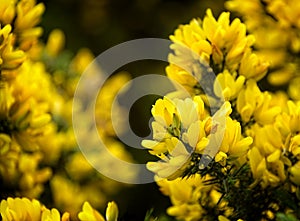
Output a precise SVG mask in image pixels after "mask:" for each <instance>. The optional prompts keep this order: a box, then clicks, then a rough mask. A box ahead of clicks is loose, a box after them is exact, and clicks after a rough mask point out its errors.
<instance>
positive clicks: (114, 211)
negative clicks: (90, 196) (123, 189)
mask: <svg viewBox="0 0 300 221" xmlns="http://www.w3.org/2000/svg"><path fill="white" fill-rule="evenodd" d="M118 215H119V209H118V206H117V204H116V203H115V202H113V201H112V202H109V203H108V204H107V208H106V221H117V220H118Z"/></svg>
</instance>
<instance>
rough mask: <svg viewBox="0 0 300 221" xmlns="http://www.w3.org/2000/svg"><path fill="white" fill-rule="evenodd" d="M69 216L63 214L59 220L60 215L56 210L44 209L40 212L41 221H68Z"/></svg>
mask: <svg viewBox="0 0 300 221" xmlns="http://www.w3.org/2000/svg"><path fill="white" fill-rule="evenodd" d="M69 220H70V219H69V214H68V213H64V214H63V216H62V217H61V218H60V213H59V211H58V210H57V209H55V208H54V209H51V210H49V209H45V210H43V212H42V217H41V221H69Z"/></svg>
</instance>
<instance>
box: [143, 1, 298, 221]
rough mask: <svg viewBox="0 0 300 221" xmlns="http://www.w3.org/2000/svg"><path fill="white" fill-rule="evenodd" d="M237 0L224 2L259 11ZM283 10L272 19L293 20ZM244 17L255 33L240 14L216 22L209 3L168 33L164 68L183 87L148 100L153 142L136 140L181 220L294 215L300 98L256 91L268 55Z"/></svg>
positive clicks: (265, 70)
mask: <svg viewBox="0 0 300 221" xmlns="http://www.w3.org/2000/svg"><path fill="white" fill-rule="evenodd" d="M237 2H239V1H230V2H228V7H231V8H234V7H235V8H234V9H236V10H238V11H240V8H239V5H240V4H243V5H244V6H243V7H245V9H244V8H243V7H242V9H241V12H242V13H243V12H245V13H248V14H250V12H249V10H250V9H251V12H252V13H265V12H262V11H261V10H259V9H255V6H257V5H258V3H257V4H256V3H254V2H255V1H254V2H251V3H250V1H246V2H245V3H239V4H238V3H237ZM258 2H259V1H258ZM275 2H276V4H275V3H274V2H271V1H266V3H265V4H267V5H268V7H267V8H268V9H270V10H271V9H272V10H271V12H272V11H273V10H275V11H276V7H277V9H278V10H279V5H281V4H279V2H283V1H275ZM273 3H274V4H273ZM277 4H278V5H277ZM282 4H283V3H282ZM271 5H272V6H271ZM275 5H277V6H276V7H275ZM264 6H265V5H264ZM285 9H286V10H287V11H283V12H281V13H278V17H276V18H277V19H278V21H280V22H281V25H282V27H290V26H291V25H292V24H293V25H292V26H294V25H296V24H294V23H293V22H296V20H295V18H294V17H293V16H296V15H295V14H289V13H288V12H290V11H289V10H292V9H291V8H289V7H288V8H285ZM278 10H277V11H278ZM293 10H294V9H293ZM251 15H252V16H253V14H251ZM276 15H277V14H276ZM247 18H248V17H247ZM251 18H252V17H251ZM292 18H294V20H293V19H292ZM248 19H249V20H247V21H248V22H249V23H250V22H252V23H254V24H252V23H251V24H248V23H247V22H246V25H247V27H248V26H250V28H249V31H250V33H252V32H251V31H253V33H254V35H249V34H247V33H248V32H247V30H246V25H245V24H243V23H242V22H241V21H240V20H239V19H238V18H235V19H234V20H233V21H232V22H230V14H229V12H223V13H221V14H220V16H219V18H218V19H215V18H214V17H213V15H212V12H211V10H209V9H208V10H207V12H206V15H205V17H204V19H203V20H200V19H198V20H196V19H193V20H192V21H191V22H190V23H189V24H187V25H181V26H179V28H178V29H177V30H176V31H175V33H174V35H171V37H170V39H171V40H172V41H173V42H174V43H173V45H171V49H173V54H171V55H170V56H169V61H170V65H169V66H168V67H167V68H166V72H167V75H168V76H169V78H171V79H172V80H175V81H177V82H178V83H179V84H181V85H182V86H183V87H182V88H178V90H179V91H177V92H175V93H171V94H167V95H166V96H165V97H164V98H162V99H159V100H157V101H156V102H155V104H154V105H153V107H152V111H151V113H152V115H153V117H154V121H153V122H152V136H153V140H144V141H143V142H142V145H143V146H144V147H146V148H148V149H149V153H150V154H152V155H155V156H157V157H159V158H160V160H159V161H156V162H148V164H147V167H148V169H149V170H151V171H153V172H154V173H155V174H156V178H157V183H158V185H159V186H160V188H161V191H162V193H163V194H165V195H167V196H169V197H170V200H171V203H172V204H173V206H171V207H170V208H169V209H168V210H167V213H168V214H169V215H171V216H175V217H176V218H177V219H179V220H187V221H191V220H220V221H223V220H273V219H275V218H276V216H277V217H278V216H280V215H282V213H283V214H284V213H287V212H289V213H291V214H293V216H296V217H298V218H300V216H299V215H300V214H299V212H298V209H297V208H299V200H300V196H299V193H300V188H299V185H300V183H299V177H300V173H299V171H300V170H299V165H300V164H299V163H300V158H299V157H300V155H299V153H300V152H299V142H298V140H299V138H298V137H299V132H300V128H299V120H300V117H299V108H300V106H299V105H300V103H299V102H296V101H293V100H289V97H288V95H287V94H285V93H282V92H278V93H274V92H271V91H262V89H261V88H260V86H259V84H260V82H262V81H263V78H264V76H265V75H266V74H267V73H268V70H269V69H268V67H269V64H272V61H271V60H270V59H268V58H267V57H266V56H262V53H264V50H259V49H257V51H254V49H253V46H254V42H255V37H256V33H257V32H256V29H255V28H254V26H255V21H253V19H252V20H251V21H250V15H249V18H248ZM256 19H258V20H260V19H261V20H260V21H265V20H264V19H262V18H261V17H256ZM258 20H257V22H258ZM255 27H256V28H258V25H257V24H256V26H255ZM259 27H260V28H264V26H263V25H261V24H260V26H259ZM264 33H266V32H264ZM298 40H299V39H298ZM282 64H283V63H282ZM285 65H286V64H285ZM271 70H272V66H271ZM271 74H273V73H272V71H271ZM268 76H269V75H268ZM184 91H185V93H184ZM186 91H187V92H188V93H186ZM279 195H282V196H281V197H280V196H279ZM286 197H287V198H286ZM288 201H289V202H288ZM248 206H250V207H251V208H252V209H253V208H254V209H253V210H252V209H250V210H248V209H247V207H248ZM254 211H255V212H254Z"/></svg>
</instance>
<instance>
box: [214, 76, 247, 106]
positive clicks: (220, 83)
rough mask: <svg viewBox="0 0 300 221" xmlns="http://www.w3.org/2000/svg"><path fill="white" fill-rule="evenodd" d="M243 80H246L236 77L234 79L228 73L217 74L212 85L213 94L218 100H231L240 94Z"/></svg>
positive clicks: (242, 77)
mask: <svg viewBox="0 0 300 221" xmlns="http://www.w3.org/2000/svg"><path fill="white" fill-rule="evenodd" d="M245 80H246V79H245V77H244V76H238V77H237V78H236V79H235V77H234V76H233V75H232V74H230V73H229V72H228V71H224V72H223V73H220V74H218V75H217V77H216V80H215V83H214V92H215V94H216V95H217V96H218V97H220V98H224V99H225V100H233V99H235V98H236V97H237V96H238V94H239V93H240V91H241V89H242V87H243V85H244V82H245ZM220 90H222V91H220Z"/></svg>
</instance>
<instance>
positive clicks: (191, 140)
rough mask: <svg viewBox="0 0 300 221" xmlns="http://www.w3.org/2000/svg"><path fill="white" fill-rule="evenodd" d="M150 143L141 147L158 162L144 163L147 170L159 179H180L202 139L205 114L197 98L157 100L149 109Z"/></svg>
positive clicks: (146, 142) (143, 143)
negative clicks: (150, 111) (151, 115)
mask: <svg viewBox="0 0 300 221" xmlns="http://www.w3.org/2000/svg"><path fill="white" fill-rule="evenodd" d="M152 114H153V117H154V121H153V122H152V130H153V139H154V140H143V141H142V145H143V146H144V147H146V148H148V149H149V150H150V151H149V152H150V153H151V154H153V155H156V156H158V157H159V158H161V160H162V161H158V162H148V163H147V168H148V169H149V170H151V171H153V172H155V173H156V174H158V175H159V176H161V177H168V178H169V179H174V178H176V177H178V176H180V175H181V174H182V173H183V172H184V170H185V167H186V166H187V164H188V163H189V160H190V155H191V153H192V152H193V151H194V150H195V148H196V146H197V143H198V142H199V141H200V142H199V143H201V144H203V138H204V137H206V131H205V122H206V121H207V119H208V116H209V115H208V113H207V111H206V110H205V108H204V102H203V100H202V99H201V97H199V96H195V97H194V99H193V100H192V99H191V98H186V99H184V100H182V99H177V98H176V99H173V100H171V99H169V98H167V97H164V98H163V99H158V100H157V101H156V103H155V105H154V106H153V108H152Z"/></svg>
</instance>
